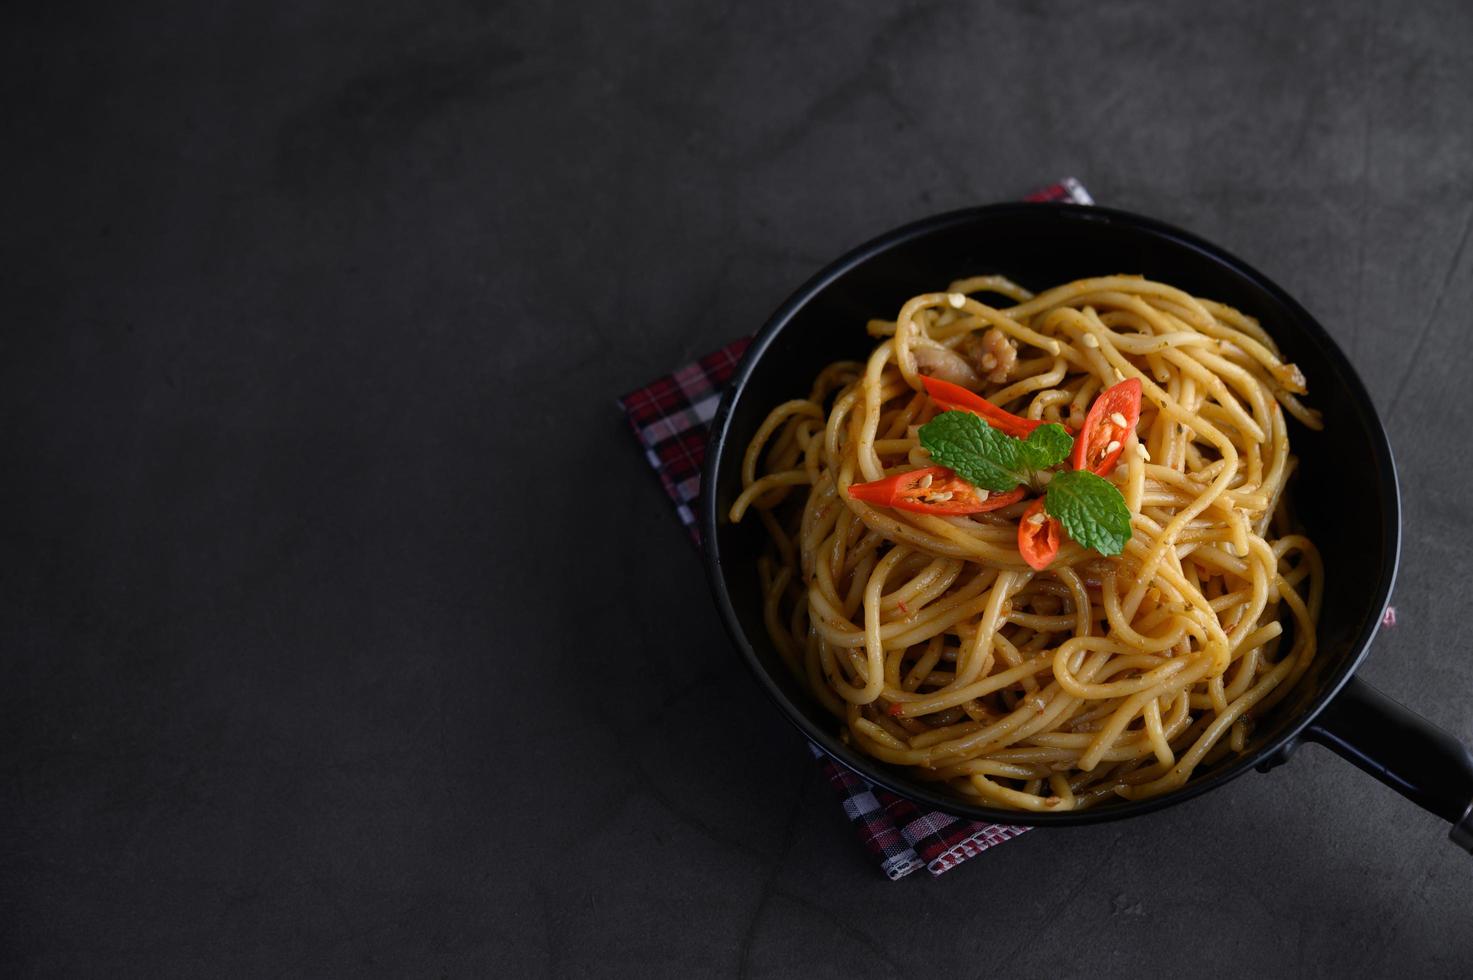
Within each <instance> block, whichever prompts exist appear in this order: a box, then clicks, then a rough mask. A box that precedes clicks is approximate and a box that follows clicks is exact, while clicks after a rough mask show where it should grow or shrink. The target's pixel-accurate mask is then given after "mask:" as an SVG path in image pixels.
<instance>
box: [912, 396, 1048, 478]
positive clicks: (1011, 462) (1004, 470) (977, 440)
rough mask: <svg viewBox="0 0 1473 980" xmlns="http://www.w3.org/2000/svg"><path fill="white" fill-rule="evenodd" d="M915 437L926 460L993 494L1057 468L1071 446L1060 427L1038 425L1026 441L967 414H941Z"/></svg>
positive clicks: (970, 413)
mask: <svg viewBox="0 0 1473 980" xmlns="http://www.w3.org/2000/svg"><path fill="white" fill-rule="evenodd" d="M920 438H921V445H922V446H924V447H926V449H927V450H929V451H930V453H931V459H933V460H935V461H936V462H937V463H939V464H941V465H942V466H949V467H951V468H952V469H954V470H956V472H957V473H958V474H959V475H960V476H961V478H962V479H963V480H966V481H967V482H968V483H970V484H972V485H974V486H978V487H982V488H983V489H986V490H994V491H998V492H1003V491H1007V490H1011V489H1013V488H1014V487H1016V486H1017V485H1018V484H1020V483H1026V482H1028V481H1030V480H1032V479H1033V474H1034V472H1036V471H1038V470H1046V469H1048V468H1049V467H1050V466H1057V465H1058V464H1059V463H1060V462H1061V461H1063V459H1064V457H1066V456H1068V455H1069V453H1070V451H1072V450H1073V448H1074V440H1073V439H1072V438H1071V437H1070V436H1069V433H1068V432H1067V431H1066V430H1065V429H1064V427H1063V426H1062V425H1055V424H1053V423H1050V424H1048V425H1040V426H1039V427H1038V428H1036V429H1034V430H1033V431H1032V432H1030V433H1029V434H1028V438H1027V439H1015V438H1014V437H1012V436H1010V435H1007V434H1006V433H1004V432H1002V431H1000V430H998V429H994V428H993V427H992V426H990V425H988V424H987V423H986V422H985V421H984V420H983V419H982V418H981V416H979V415H976V414H974V413H972V412H942V413H941V414H940V415H938V416H936V417H935V418H934V419H932V420H931V421H929V422H927V423H926V424H925V425H923V426H921V429H920Z"/></svg>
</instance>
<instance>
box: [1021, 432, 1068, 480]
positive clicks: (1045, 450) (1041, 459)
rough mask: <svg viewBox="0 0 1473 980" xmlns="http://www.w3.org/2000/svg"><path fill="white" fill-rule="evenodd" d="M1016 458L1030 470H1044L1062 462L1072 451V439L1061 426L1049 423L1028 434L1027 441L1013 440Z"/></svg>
mask: <svg viewBox="0 0 1473 980" xmlns="http://www.w3.org/2000/svg"><path fill="white" fill-rule="evenodd" d="M1013 441H1014V442H1016V443H1017V444H1018V445H1017V447H1016V450H1017V453H1018V457H1019V459H1020V461H1021V462H1023V463H1026V464H1027V465H1028V466H1029V467H1030V468H1031V469H1034V470H1046V469H1048V468H1049V467H1050V466H1057V465H1059V464H1060V463H1061V462H1063V461H1064V457H1066V456H1068V455H1069V453H1071V452H1073V450H1074V438H1073V437H1072V436H1070V435H1069V432H1068V430H1067V429H1065V428H1064V427H1063V426H1062V425H1057V424H1055V423H1053V422H1050V423H1049V424H1048V425H1040V426H1039V427H1038V428H1036V429H1034V430H1033V431H1032V432H1030V433H1028V438H1027V439H1014V440H1013Z"/></svg>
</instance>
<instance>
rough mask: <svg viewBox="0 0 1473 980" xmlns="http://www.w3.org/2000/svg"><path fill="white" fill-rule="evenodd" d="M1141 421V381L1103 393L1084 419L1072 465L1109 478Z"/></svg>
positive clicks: (1128, 380)
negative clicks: (1128, 439)
mask: <svg viewBox="0 0 1473 980" xmlns="http://www.w3.org/2000/svg"><path fill="white" fill-rule="evenodd" d="M1140 420H1141V382H1140V379H1139V378H1128V379H1126V380H1125V381H1122V382H1120V383H1119V384H1118V385H1114V386H1113V387H1110V388H1106V389H1105V390H1104V391H1102V392H1100V394H1099V397H1097V398H1096V399H1095V402H1094V404H1093V405H1091V406H1090V407H1089V414H1088V415H1086V416H1085V417H1084V428H1083V429H1081V430H1080V432H1079V438H1077V439H1075V440H1074V455H1073V457H1072V458H1071V460H1070V462H1071V464H1072V465H1073V466H1074V468H1075V469H1076V470H1089V471H1090V472H1091V473H1093V474H1094V475H1095V476H1109V475H1110V471H1111V470H1113V469H1114V468H1115V464H1116V463H1117V462H1119V461H1120V454H1121V453H1122V452H1124V451H1125V439H1126V436H1128V435H1130V433H1131V432H1133V431H1135V426H1136V423H1137V422H1139V421H1140Z"/></svg>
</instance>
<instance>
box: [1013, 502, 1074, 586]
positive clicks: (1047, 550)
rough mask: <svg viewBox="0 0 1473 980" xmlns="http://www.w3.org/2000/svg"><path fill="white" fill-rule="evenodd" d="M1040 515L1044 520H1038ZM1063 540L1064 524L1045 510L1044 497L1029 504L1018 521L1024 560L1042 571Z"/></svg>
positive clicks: (1021, 553)
mask: <svg viewBox="0 0 1473 980" xmlns="http://www.w3.org/2000/svg"><path fill="white" fill-rule="evenodd" d="M1039 517H1042V518H1043V520H1038V519H1037V518H1039ZM1063 541H1064V528H1063V525H1061V524H1060V523H1059V519H1058V518H1056V517H1050V516H1048V515H1047V514H1045V513H1044V512H1043V498H1042V497H1039V498H1038V499H1037V500H1035V501H1033V503H1031V504H1029V505H1028V509H1027V510H1025V511H1023V519H1022V520H1020V521H1019V522H1018V553H1019V554H1020V555H1022V556H1023V560H1024V561H1026V562H1027V563H1028V564H1029V565H1031V566H1032V567H1033V568H1034V570H1035V571H1039V572H1041V571H1043V570H1044V569H1045V568H1048V566H1049V563H1050V562H1052V561H1053V560H1054V556H1056V555H1057V554H1058V553H1059V545H1060V544H1062V543H1063Z"/></svg>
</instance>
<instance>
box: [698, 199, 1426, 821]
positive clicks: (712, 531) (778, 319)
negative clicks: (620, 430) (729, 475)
mask: <svg viewBox="0 0 1473 980" xmlns="http://www.w3.org/2000/svg"><path fill="white" fill-rule="evenodd" d="M1026 213H1032V214H1038V215H1043V214H1047V213H1051V214H1054V215H1064V216H1066V217H1067V219H1068V220H1080V221H1087V222H1096V223H1103V224H1109V225H1116V226H1125V227H1130V228H1133V229H1135V230H1138V231H1142V232H1145V233H1147V234H1150V235H1154V236H1155V237H1158V238H1162V239H1165V240H1167V241H1168V242H1171V243H1173V244H1175V245H1176V246H1179V247H1184V248H1186V249H1189V250H1192V251H1196V252H1200V253H1202V254H1203V255H1204V256H1206V257H1207V258H1208V259H1209V260H1211V261H1212V262H1213V263H1214V264H1215V265H1217V266H1218V267H1219V268H1221V269H1222V270H1223V272H1224V274H1225V275H1229V276H1232V277H1236V278H1239V279H1243V280H1247V281H1248V282H1249V283H1250V284H1251V285H1253V286H1254V287H1256V288H1258V289H1260V290H1262V291H1263V292H1265V293H1267V294H1269V295H1270V296H1271V297H1273V299H1274V300H1276V301H1277V302H1278V303H1280V304H1282V305H1283V306H1284V307H1285V308H1286V309H1287V310H1289V312H1290V313H1291V314H1292V316H1293V317H1294V318H1295V319H1296V320H1298V327H1299V328H1300V329H1301V330H1303V331H1304V332H1305V333H1306V334H1307V335H1308V337H1309V339H1311V340H1312V341H1313V342H1315V343H1316V344H1317V345H1318V346H1319V347H1321V348H1322V349H1323V351H1324V353H1325V355H1326V356H1327V357H1328V358H1329V359H1330V360H1331V361H1333V362H1334V363H1335V366H1336V368H1337V371H1338V373H1339V375H1340V379H1341V380H1342V381H1343V383H1344V385H1345V387H1346V388H1347V389H1348V394H1349V396H1350V400H1351V403H1352V404H1354V405H1355V406H1356V409H1357V411H1358V413H1359V415H1360V416H1361V421H1362V423H1363V424H1364V426H1365V428H1366V430H1367V433H1368V434H1369V436H1370V438H1371V443H1372V453H1373V456H1374V457H1375V459H1374V463H1375V467H1376V474H1377V476H1376V482H1377V483H1378V484H1379V489H1380V491H1381V500H1382V517H1383V520H1382V540H1381V542H1380V543H1381V546H1382V552H1383V554H1386V555H1388V556H1389V559H1388V560H1385V561H1383V563H1382V568H1381V574H1380V579H1379V581H1378V582H1377V583H1376V586H1375V589H1374V590H1373V592H1372V596H1373V599H1372V602H1371V605H1372V606H1373V607H1374V609H1372V610H1371V611H1372V612H1374V615H1371V616H1368V617H1366V621H1365V624H1364V625H1363V626H1362V628H1361V630H1360V632H1359V634H1358V635H1357V637H1356V638H1355V640H1354V641H1353V644H1352V646H1353V649H1354V653H1353V654H1352V655H1351V656H1350V657H1349V658H1347V659H1346V660H1345V661H1344V662H1343V663H1342V664H1341V665H1340V666H1339V667H1337V668H1336V674H1335V675H1334V676H1333V677H1332V678H1331V679H1329V680H1328V682H1327V683H1326V684H1325V686H1324V688H1323V689H1322V690H1321V691H1320V692H1319V694H1318V695H1317V696H1316V698H1315V699H1314V700H1313V701H1312V702H1311V704H1310V705H1309V707H1308V708H1307V710H1305V711H1304V712H1303V713H1302V714H1301V715H1300V716H1299V717H1298V718H1296V719H1295V720H1294V721H1293V722H1292V723H1291V724H1290V725H1289V726H1288V727H1287V728H1286V729H1285V730H1284V732H1282V733H1281V734H1280V735H1279V736H1278V738H1276V739H1275V740H1274V741H1272V742H1270V743H1268V744H1266V745H1264V746H1261V747H1260V748H1259V749H1258V750H1256V751H1254V752H1252V753H1245V754H1244V755H1242V756H1240V757H1239V758H1238V759H1237V760H1235V761H1234V762H1233V763H1231V764H1230V765H1227V766H1223V767H1222V768H1219V769H1217V770H1215V771H1214V772H1212V773H1211V774H1209V775H1207V776H1205V777H1203V778H1201V779H1191V780H1189V781H1188V782H1187V783H1186V785H1184V786H1183V787H1181V788H1180V789H1177V790H1173V791H1172V792H1170V793H1164V794H1162V795H1160V796H1155V797H1151V798H1149V799H1145V800H1135V801H1127V802H1121V803H1111V804H1109V805H1106V806H1101V807H1099V808H1096V809H1089V810H1073V811H1066V812H1063V813H1041V812H1040V813H1035V812H1032V811H1024V810H1003V809H998V808H994V807H983V806H976V805H973V804H970V803H967V802H965V801H963V800H960V799H957V798H955V797H951V796H947V795H943V794H940V793H936V792H934V791H933V790H931V789H929V788H928V787H927V786H926V785H925V784H922V783H919V782H916V781H912V780H910V779H908V778H906V777H905V776H904V774H903V772H902V771H901V770H899V769H898V768H893V767H888V766H886V765H885V764H883V763H881V762H879V760H875V759H870V758H869V757H867V756H863V755H861V754H859V753H858V752H855V751H854V750H852V749H850V748H849V747H848V746H846V745H844V744H843V743H842V742H840V741H839V739H838V738H837V737H836V736H835V735H834V734H833V733H831V732H828V731H825V730H824V729H823V728H822V727H820V726H818V725H816V724H814V723H812V722H811V721H810V720H809V719H808V718H807V717H806V715H805V714H804V713H803V712H802V711H801V710H799V708H798V707H797V705H795V704H794V703H792V701H791V700H790V699H789V698H788V697H787V695H786V694H785V693H784V692H783V690H782V689H781V687H779V685H778V684H777V682H776V681H775V680H774V679H773V677H772V676H771V675H770V674H769V673H768V671H767V670H766V669H765V667H764V666H763V664H762V662H761V660H760V659H759V658H758V656H757V652H756V648H755V646H754V645H753V642H752V640H751V639H750V638H748V637H747V635H746V631H745V630H744V629H743V628H742V625H741V621H740V620H739V619H738V617H737V613H736V608H735V606H734V605H733V603H732V601H731V595H730V592H729V590H728V589H727V586H726V580H725V573H724V566H723V563H722V555H721V547H720V536H719V535H718V533H717V522H718V518H719V515H718V514H717V510H716V495H715V493H713V492H711V488H713V487H715V486H716V485H717V482H716V481H717V478H718V475H719V474H720V473H721V472H722V470H723V458H724V457H725V456H726V455H727V454H728V452H729V450H728V448H727V443H728V441H729V435H730V425H731V418H732V413H733V411H734V409H735V407H736V404H737V402H738V400H739V399H740V398H741V396H742V393H743V392H744V391H745V389H746V386H747V384H748V382H749V381H750V379H751V376H752V373H753V372H754V370H755V369H756V366H757V365H758V363H759V362H760V361H761V360H762V357H763V356H764V355H765V353H766V352H767V350H768V349H769V347H771V345H772V343H773V341H774V340H775V339H776V338H777V336H778V335H779V334H781V333H782V331H783V330H784V329H785V328H786V327H787V325H788V324H790V323H791V322H792V321H793V319H794V318H795V317H796V316H797V314H798V312H799V311H800V310H802V309H803V308H804V307H805V306H806V305H807V304H808V303H809V302H811V301H812V300H813V299H814V298H815V297H816V296H818V295H819V294H820V293H822V292H823V291H824V290H825V289H827V288H828V287H829V286H830V285H832V284H833V283H834V282H835V281H836V280H837V279H839V278H840V277H841V276H843V275H845V274H846V273H848V272H849V271H851V270H852V269H854V268H855V267H856V266H858V265H860V264H862V263H864V262H866V261H868V260H869V259H871V258H874V257H875V256H877V255H879V254H881V253H883V252H885V251H888V250H890V249H893V248H896V247H898V246H901V245H904V244H906V243H908V242H910V241H912V240H914V239H916V238H919V237H924V236H927V235H931V234H934V233H936V232H939V231H944V230H947V229H949V228H952V227H954V226H957V225H964V224H969V223H973V222H977V221H985V220H987V219H988V218H993V217H998V216H1015V215H1017V214H1026ZM732 465H735V463H733V464H732ZM701 487H702V490H701V499H700V507H699V511H700V530H701V535H702V541H703V555H704V558H705V565H706V574H707V579H708V583H709V585H710V588H711V591H712V595H713V598H714V599H715V602H716V605H717V608H718V610H719V612H720V614H721V619H722V623H723V625H724V626H725V628H726V631H727V633H728V635H729V636H730V637H731V640H732V642H733V644H734V645H735V646H736V648H737V651H738V652H739V653H740V655H741V656H742V659H743V660H744V661H745V662H746V664H747V667H748V669H749V670H750V671H751V672H752V674H753V676H754V677H755V679H756V680H757V682H758V684H759V686H761V687H762V688H763V689H764V690H765V691H766V693H767V695H768V697H769V698H771V699H772V701H773V702H774V704H775V705H776V706H777V708H778V709H779V711H780V712H781V714H782V715H783V716H784V717H785V718H787V720H788V721H789V723H791V724H793V725H794V726H796V727H797V728H798V729H799V731H801V732H803V733H804V735H805V736H806V737H808V738H809V739H810V740H811V741H812V742H814V743H815V744H817V745H818V746H820V747H821V748H822V749H823V751H824V752H825V753H827V754H828V755H829V756H830V757H831V758H833V759H834V760H835V761H836V762H838V763H839V764H841V765H843V766H844V767H846V768H848V769H849V770H851V771H852V772H854V773H855V774H857V775H859V776H860V777H862V778H864V779H866V780H868V781H869V782H871V783H873V784H875V785H877V786H879V787H881V788H883V789H886V790H888V791H890V792H892V793H895V794H896V795H898V796H902V797H905V798H907V799H909V800H912V801H914V802H916V803H918V804H921V805H924V806H926V807H929V808H932V809H936V810H940V811H942V812H944V813H947V814H950V815H952V816H955V817H959V818H961V819H966V820H973V821H978V822H983V823H994V824H1018V825H1027V826H1030V827H1044V826H1069V825H1079V824H1090V823H1103V822H1107V821H1111V820H1120V819H1125V818H1127V817H1134V816H1141V815H1144V814H1147V813H1151V812H1154V811H1157V810H1161V809H1164V808H1166V807H1170V806H1175V805H1177V804H1179V803H1185V802H1186V801H1188V800H1190V799H1194V798H1196V797H1198V796H1201V795H1202V794H1203V793H1207V792H1209V791H1211V790H1214V789H1217V788H1219V787H1221V786H1223V785H1226V784H1227V783H1229V782H1231V781H1232V780H1234V779H1236V778H1237V777H1238V776H1241V775H1242V774H1243V773H1245V772H1247V771H1248V770H1249V769H1251V768H1254V767H1255V766H1259V765H1263V764H1266V763H1267V764H1272V763H1273V762H1275V761H1279V760H1281V759H1282V758H1283V757H1284V756H1285V755H1286V754H1287V753H1288V752H1290V751H1292V750H1293V747H1294V746H1295V745H1296V744H1297V742H1298V739H1299V737H1300V735H1301V733H1302V732H1303V731H1304V729H1305V728H1306V727H1308V726H1309V725H1310V724H1311V723H1312V722H1313V721H1314V720H1315V719H1316V718H1317V717H1318V716H1319V715H1320V713H1321V712H1323V711H1324V709H1325V708H1326V707H1327V706H1328V705H1329V704H1330V702H1331V701H1332V700H1333V699H1334V697H1335V695H1336V694H1338V693H1339V691H1340V689H1341V688H1342V687H1344V685H1345V684H1346V683H1347V682H1348V681H1349V680H1350V678H1351V677H1352V676H1353V675H1354V674H1355V672H1356V670H1357V669H1358V668H1359V667H1360V665H1361V663H1362V662H1363V661H1364V660H1365V658H1366V656H1367V655H1368V653H1369V651H1370V646H1371V642H1372V640H1373V639H1374V638H1375V635H1376V632H1377V630H1378V628H1379V626H1380V623H1381V619H1382V616H1383V615H1384V614H1385V610H1386V605H1387V603H1388V602H1389V601H1390V596H1391V592H1392V588H1393V586H1394V584H1395V580H1396V573H1397V568H1398V566H1399V564H1400V558H1401V498H1400V488H1399V481H1398V479H1397V474H1396V463H1395V458H1394V456H1393V455H1392V451H1391V445H1390V442H1389V440H1388V438H1387V435H1386V429H1385V426H1384V424H1383V423H1382V421H1381V419H1380V416H1379V415H1378V414H1377V413H1376V411H1375V405H1374V402H1373V401H1372V400H1371V396H1370V393H1369V391H1368V390H1367V389H1366V387H1365V384H1364V383H1363V382H1362V381H1361V378H1360V375H1359V374H1358V373H1357V372H1356V371H1355V368H1354V366H1353V365H1352V364H1351V363H1350V360H1349V358H1347V357H1346V356H1345V353H1344V352H1343V351H1342V350H1341V349H1340V346H1339V345H1338V344H1337V343H1336V342H1335V340H1334V338H1333V337H1331V336H1330V334H1329V332H1328V331H1326V330H1325V328H1324V326H1323V325H1322V324H1320V322H1319V321H1318V320H1317V319H1316V318H1315V317H1314V316H1313V315H1311V314H1310V313H1309V311H1308V310H1307V309H1305V308H1304V306H1302V305H1301V304H1300V303H1299V302H1298V301H1297V300H1295V299H1294V298H1293V297H1292V296H1291V295H1290V294H1289V293H1288V292H1286V291H1285V290H1284V289H1283V288H1281V287H1280V286H1279V285H1278V284H1277V283H1275V282H1274V281H1273V280H1271V279H1269V278H1268V277H1267V276H1266V275H1264V274H1263V273H1261V272H1259V271H1258V270H1257V269H1256V268H1254V267H1253V266H1251V265H1249V264H1248V263H1246V262H1244V261H1243V260H1241V259H1239V258H1238V257H1237V256H1235V255H1233V254H1232V253H1230V252H1228V251H1227V250H1225V249H1223V248H1221V247H1219V246H1217V245H1214V244H1212V243H1211V242H1208V241H1207V240H1205V239H1203V238H1200V237H1199V236H1197V235H1194V234H1192V233H1190V232H1187V231H1184V230H1182V229H1180V228H1177V227H1175V226H1173V225H1170V224H1167V223H1165V222H1162V221H1159V220H1157V219H1155V218H1149V217H1146V216H1144V215H1140V214H1136V213H1133V212H1129V211H1122V210H1118V209H1115V208H1106V207H1100V206H1097V205H1078V204H1064V203H1013V202H1009V203H1005V204H988V205H980V206H977V207H970V208H962V209H959V210H955V211H947V212H943V213H941V214H937V215H933V216H931V217H928V218H922V219H920V220H918V221H913V222H910V223H908V224H905V225H902V226H900V227H898V228H895V229H892V230H890V231H887V232H885V233H883V234H880V235H878V236H876V237H874V238H871V239H870V240H869V241H867V242H865V243H863V244H861V245H859V246H857V247H855V248H853V249H850V250H849V251H848V252H846V253H844V254H843V255H842V256H840V257H839V258H837V259H835V260H834V261H833V262H830V263H829V264H828V265H826V266H824V267H823V268H822V269H821V270H819V271H818V272H817V273H815V274H814V275H813V276H811V277H810V278H809V279H808V280H807V281H806V282H804V283H803V284H802V285H801V286H799V287H798V288H797V289H796V290H794V291H793V292H792V293H791V294H790V295H789V296H788V298H787V299H785V300H784V301H783V302H782V304H780V305H779V306H778V308H777V310H776V311H775V312H774V313H773V314H772V316H770V317H769V318H768V320H767V322H766V323H765V324H764V326H763V327H762V329H761V331H759V332H758V334H757V335H756V336H755V337H754V338H753V340H752V343H751V344H750V346H749V347H748V348H747V351H746V353H745V355H744V356H743V358H742V361H741V363H740V364H739V365H738V367H737V370H736V372H735V373H734V374H733V376H732V378H731V380H730V382H729V383H728V384H727V387H726V390H725V391H724V392H723V393H722V396H721V400H720V403H719V405H718V406H717V409H716V412H715V415H714V416H713V417H712V421H711V430H710V437H709V441H708V444H707V450H706V460H705V465H704V466H703V468H702V474H701Z"/></svg>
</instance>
